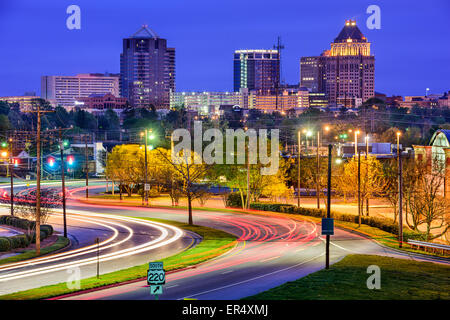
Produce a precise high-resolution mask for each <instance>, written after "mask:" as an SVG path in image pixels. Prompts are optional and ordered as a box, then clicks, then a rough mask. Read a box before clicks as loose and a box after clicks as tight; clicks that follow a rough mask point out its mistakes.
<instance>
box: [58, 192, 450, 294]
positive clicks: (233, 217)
mask: <svg viewBox="0 0 450 320" xmlns="http://www.w3.org/2000/svg"><path fill="white" fill-rule="evenodd" d="M91 188H92V189H91ZM91 188H90V189H91V190H92V191H90V192H92V193H96V192H100V191H101V190H102V189H100V188H102V187H101V186H92V187H91ZM75 191H76V192H75V194H74V195H77V193H78V195H79V196H81V195H82V194H83V193H82V190H81V189H79V188H76V189H75ZM68 208H69V210H70V212H78V213H85V214H89V215H90V214H91V213H104V214H109V215H111V216H116V217H120V218H123V217H153V218H160V219H167V220H173V221H179V222H186V221H187V213H186V212H185V211H184V210H175V209H161V208H143V207H123V206H120V207H118V206H113V205H101V206H100V205H92V204H86V203H81V202H79V201H77V200H71V201H69V202H68ZM71 215H72V214H70V215H69V216H71ZM55 218H56V217H55ZM194 223H195V224H198V225H202V226H207V227H212V228H216V229H220V230H223V231H227V232H229V233H232V234H235V235H236V236H237V237H238V238H239V241H238V245H237V246H236V247H235V248H234V249H232V250H231V251H229V252H228V253H227V254H225V255H223V256H221V257H218V258H216V259H213V260H210V261H208V262H205V263H202V264H200V265H198V266H196V267H194V268H189V269H185V270H181V271H178V272H174V273H170V274H168V275H167V277H166V284H165V285H164V293H163V294H162V295H161V296H160V297H159V299H170V300H175V299H185V298H193V299H213V300H214V299H231V300H233V299H240V298H243V297H246V296H249V295H253V294H256V293H259V292H261V291H264V290H267V289H270V288H273V287H275V286H278V285H281V284H283V283H285V282H287V281H293V280H296V279H298V278H300V277H303V276H305V275H307V274H309V273H312V272H315V271H318V270H320V269H322V268H323V267H324V264H325V257H324V252H325V246H324V239H323V238H322V237H321V236H320V235H319V234H320V226H318V225H317V224H316V223H314V222H312V221H309V220H294V219H288V218H281V217H273V216H268V215H257V214H236V213H230V212H218V211H203V210H202V211H200V210H198V211H194ZM70 230H71V229H70V228H69V232H70ZM161 250H163V251H164V250H165V248H163V249H161ZM330 251H331V257H330V258H331V263H335V262H337V261H339V260H340V259H342V258H343V257H345V256H346V255H347V254H351V253H359V254H377V255H385V256H391V257H398V258H406V259H414V260H424V261H425V260H432V259H430V258H424V257H422V256H419V255H414V254H406V253H402V252H398V251H396V250H392V249H388V248H386V247H383V246H380V245H378V244H377V243H376V242H374V241H372V240H370V239H367V238H365V237H363V236H360V235H358V234H355V233H351V232H348V231H345V230H340V229H336V231H335V235H334V236H332V242H331V250H330ZM122 260H124V259H120V260H119V261H122ZM442 263H447V264H448V262H442ZM365 286H366V284H365V283H361V287H362V288H366V287H365ZM65 299H77V300H78V299H81V300H91V299H106V300H114V299H118V300H129V299H132V300H141V299H154V296H152V295H150V293H149V288H148V287H147V285H146V282H145V281H137V282H133V283H129V284H125V285H120V286H116V287H113V288H108V289H102V290H98V291H94V292H89V293H85V294H79V295H74V296H70V297H66V298H65Z"/></svg>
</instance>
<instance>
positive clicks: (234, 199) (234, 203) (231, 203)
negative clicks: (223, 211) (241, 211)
mask: <svg viewBox="0 0 450 320" xmlns="http://www.w3.org/2000/svg"><path fill="white" fill-rule="evenodd" d="M226 197H227V200H226V203H225V205H226V206H227V207H232V208H242V199H241V195H240V194H239V193H236V192H233V193H229V194H228V195H227V196H226ZM246 198H247V195H245V194H244V201H245V199H246Z"/></svg>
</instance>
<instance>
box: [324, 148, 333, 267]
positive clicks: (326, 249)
mask: <svg viewBox="0 0 450 320" xmlns="http://www.w3.org/2000/svg"><path fill="white" fill-rule="evenodd" d="M332 148H333V146H332V145H331V144H329V145H328V179H327V180H328V183H327V218H328V219H330V218H331V149H332ZM326 237H327V238H326V248H325V256H326V264H325V267H326V269H329V268H330V235H329V234H327V235H326Z"/></svg>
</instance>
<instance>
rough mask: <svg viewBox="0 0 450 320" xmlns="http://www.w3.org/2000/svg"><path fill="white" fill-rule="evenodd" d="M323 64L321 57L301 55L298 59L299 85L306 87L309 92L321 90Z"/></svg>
mask: <svg viewBox="0 0 450 320" xmlns="http://www.w3.org/2000/svg"><path fill="white" fill-rule="evenodd" d="M323 64H324V60H323V59H322V57H320V56H319V57H302V58H301V59H300V75H301V76H300V86H302V87H305V88H308V90H310V91H311V92H322V91H323V78H324V73H323Z"/></svg>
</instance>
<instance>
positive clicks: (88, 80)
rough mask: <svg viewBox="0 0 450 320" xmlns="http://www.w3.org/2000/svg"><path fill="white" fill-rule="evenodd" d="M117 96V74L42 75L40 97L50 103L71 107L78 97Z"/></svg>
mask: <svg viewBox="0 0 450 320" xmlns="http://www.w3.org/2000/svg"><path fill="white" fill-rule="evenodd" d="M107 93H110V94H112V95H113V96H116V97H118V96H119V75H118V74H108V73H107V74H101V73H89V74H77V75H76V76H42V77H41V98H43V99H46V100H48V101H49V102H50V103H51V104H53V105H55V106H57V105H60V106H62V107H64V108H68V109H71V108H73V107H74V106H75V104H76V103H75V101H76V99H77V98H78V97H89V96H90V95H92V94H100V95H105V94H107Z"/></svg>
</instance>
